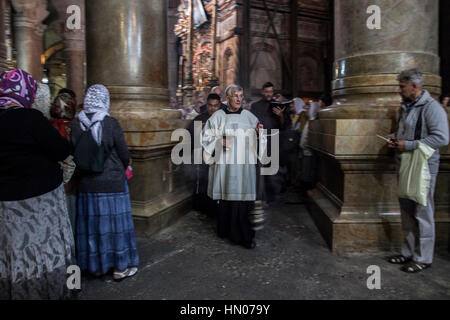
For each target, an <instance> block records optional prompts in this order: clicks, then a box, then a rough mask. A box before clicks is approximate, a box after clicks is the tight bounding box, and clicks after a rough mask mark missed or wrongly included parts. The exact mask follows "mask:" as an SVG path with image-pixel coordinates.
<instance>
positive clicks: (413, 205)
mask: <svg viewBox="0 0 450 320" xmlns="http://www.w3.org/2000/svg"><path fill="white" fill-rule="evenodd" d="M398 81H399V89H398V92H399V94H400V95H401V97H402V99H403V104H402V106H401V108H400V110H399V112H398V114H397V121H398V130H397V133H396V135H395V137H391V138H390V139H389V144H388V146H389V147H390V148H394V149H396V150H397V151H398V152H397V160H398V159H399V158H400V153H401V152H404V151H413V150H415V149H417V148H418V146H419V141H420V142H422V143H424V144H426V145H428V146H430V147H431V148H433V149H435V150H436V151H435V152H434V154H433V155H432V156H431V158H430V159H429V160H428V166H429V169H430V174H431V181H430V189H429V192H428V197H427V206H422V205H420V204H418V203H417V202H415V201H412V200H409V199H402V198H400V199H399V202H400V211H401V221H402V230H403V238H404V240H403V245H402V251H401V253H402V254H401V255H396V256H392V257H390V258H389V259H388V261H389V262H391V263H396V264H405V265H404V266H403V267H402V268H401V270H403V271H405V272H410V273H413V272H420V271H422V270H424V269H426V268H428V267H429V266H431V263H432V262H433V253H434V242H435V228H434V188H435V185H436V177H437V174H438V172H439V149H438V148H440V147H444V146H446V145H447V144H448V143H449V129H448V120H447V114H446V112H445V111H444V108H442V107H441V105H440V104H439V103H438V102H437V101H436V100H434V99H433V98H432V97H431V95H430V93H429V92H428V91H426V90H424V89H423V76H422V73H421V72H420V71H419V70H417V69H411V70H406V71H403V72H402V73H400V75H399V76H398Z"/></svg>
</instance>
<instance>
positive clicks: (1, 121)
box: [0, 69, 139, 299]
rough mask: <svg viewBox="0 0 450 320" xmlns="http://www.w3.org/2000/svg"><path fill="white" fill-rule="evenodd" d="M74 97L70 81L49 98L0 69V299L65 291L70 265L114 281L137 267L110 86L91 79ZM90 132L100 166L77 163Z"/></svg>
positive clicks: (25, 78) (126, 160) (62, 295)
mask: <svg viewBox="0 0 450 320" xmlns="http://www.w3.org/2000/svg"><path fill="white" fill-rule="evenodd" d="M39 88H41V89H39ZM47 88H48V87H47ZM76 106H77V103H76V96H75V94H74V92H73V91H71V90H69V89H62V90H60V91H59V92H58V94H57V96H56V98H55V99H54V101H53V103H52V104H50V95H49V90H47V89H45V86H44V85H42V84H38V83H37V82H36V80H35V79H33V77H32V76H31V75H30V74H28V73H27V72H25V71H23V70H20V69H15V70H10V71H6V72H4V73H2V74H1V76H0V243H1V246H0V299H66V298H72V297H73V291H71V290H69V289H68V287H67V286H66V281H67V269H68V267H69V266H71V265H78V266H79V267H80V268H81V270H85V271H87V272H89V273H90V274H92V275H95V276H101V275H105V274H107V273H108V272H113V279H114V280H116V281H121V280H123V279H125V278H127V277H130V276H132V275H134V274H136V272H137V266H138V263H139V255H138V252H137V249H136V241H135V235H134V226H133V220H132V216H131V205H130V197H129V191H128V184H127V179H126V169H127V167H128V166H129V164H130V162H131V161H130V154H129V151H128V148H127V145H126V143H125V139H124V135H123V133H122V129H121V127H120V124H119V122H118V121H117V120H116V119H114V118H113V117H111V116H110V115H109V92H108V90H107V89H106V87H104V86H103V85H93V86H91V87H90V88H89V89H88V90H87V93H86V96H85V99H84V103H83V109H82V110H81V111H80V112H77V111H78V110H77V108H76ZM81 141H84V142H83V143H81ZM89 141H90V142H93V144H92V143H91V144H90V146H94V148H95V147H99V146H101V147H102V148H99V150H100V149H101V150H104V154H103V156H104V161H103V162H102V167H103V168H102V171H101V172H93V171H89V170H81V169H79V168H78V166H76V163H78V160H77V159H78V158H77V154H78V155H79V156H80V159H81V158H82V157H89V156H90V154H91V151H92V150H94V149H92V148H91V149H87V148H86V146H89Z"/></svg>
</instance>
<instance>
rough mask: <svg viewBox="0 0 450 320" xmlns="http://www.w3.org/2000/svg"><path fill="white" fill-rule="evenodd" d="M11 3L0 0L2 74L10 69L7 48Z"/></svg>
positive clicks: (0, 58)
mask: <svg viewBox="0 0 450 320" xmlns="http://www.w3.org/2000/svg"><path fill="white" fill-rule="evenodd" d="M8 7H9V3H8V2H7V1H6V0H0V73H2V72H3V71H5V70H7V69H8V64H7V59H8V51H7V46H6V32H7V31H6V30H7V25H6V19H5V18H6V15H7V14H10V11H9V10H7V8H8Z"/></svg>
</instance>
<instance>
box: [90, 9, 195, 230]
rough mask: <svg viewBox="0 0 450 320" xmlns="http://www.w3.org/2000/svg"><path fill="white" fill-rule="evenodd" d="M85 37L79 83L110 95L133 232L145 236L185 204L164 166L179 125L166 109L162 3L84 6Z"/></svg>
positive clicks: (179, 176)
mask: <svg viewBox="0 0 450 320" xmlns="http://www.w3.org/2000/svg"><path fill="white" fill-rule="evenodd" d="M86 30H87V32H86V58H87V82H88V85H92V84H96V83H101V84H104V85H105V86H106V87H107V88H108V89H109V91H110V93H111V110H110V112H111V115H112V116H114V117H116V118H117V119H118V120H119V121H120V123H121V125H122V128H123V130H124V133H125V138H126V142H127V144H128V147H129V149H130V151H131V154H132V158H133V169H134V177H133V179H131V180H130V194H131V200H132V209H133V215H134V216H135V219H136V222H137V223H136V228H137V230H139V231H142V232H144V233H146V234H150V233H153V232H154V231H157V230H159V229H160V228H162V227H164V226H165V225H167V224H168V223H169V222H171V221H173V219H174V218H176V217H178V216H179V215H181V214H183V213H185V212H186V209H187V208H188V206H189V200H190V196H191V192H190V188H189V185H188V184H187V183H186V182H185V180H184V178H183V172H182V170H181V168H180V167H177V166H175V165H173V164H172V161H171V158H170V155H171V149H172V147H173V146H174V144H175V143H174V142H172V141H171V133H172V132H173V131H174V130H175V129H177V128H182V127H187V123H186V122H185V121H183V120H180V119H181V113H180V112H179V111H176V110H169V109H167V108H168V102H169V90H168V62H167V6H166V1H164V0H154V1H147V0H129V1H123V0H96V1H87V2H86Z"/></svg>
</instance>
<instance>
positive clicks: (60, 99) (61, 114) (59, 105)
mask: <svg viewBox="0 0 450 320" xmlns="http://www.w3.org/2000/svg"><path fill="white" fill-rule="evenodd" d="M75 111H76V101H75V99H74V98H73V97H72V96H71V95H70V94H69V93H66V92H64V93H60V94H58V95H57V96H56V98H55V100H54V101H53V104H52V107H51V108H50V115H51V116H52V118H55V119H67V120H72V119H73V118H74V117H75Z"/></svg>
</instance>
